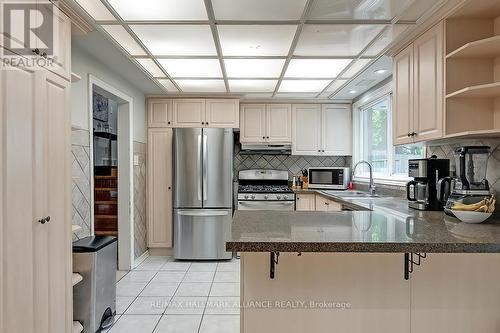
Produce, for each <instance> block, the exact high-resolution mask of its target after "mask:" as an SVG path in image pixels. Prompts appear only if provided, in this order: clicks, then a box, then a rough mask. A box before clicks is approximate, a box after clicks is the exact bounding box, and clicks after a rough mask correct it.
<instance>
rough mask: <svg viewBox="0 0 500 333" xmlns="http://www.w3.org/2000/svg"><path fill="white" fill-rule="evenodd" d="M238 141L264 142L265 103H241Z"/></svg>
mask: <svg viewBox="0 0 500 333" xmlns="http://www.w3.org/2000/svg"><path fill="white" fill-rule="evenodd" d="M240 142H241V143H261V142H266V105H265V104H243V105H241V111H240Z"/></svg>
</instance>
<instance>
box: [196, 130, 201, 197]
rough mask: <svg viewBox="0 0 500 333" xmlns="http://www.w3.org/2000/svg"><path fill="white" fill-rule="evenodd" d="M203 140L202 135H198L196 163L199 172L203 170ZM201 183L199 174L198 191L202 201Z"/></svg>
mask: <svg viewBox="0 0 500 333" xmlns="http://www.w3.org/2000/svg"><path fill="white" fill-rule="evenodd" d="M201 139H202V138H201V134H200V135H198V152H197V154H196V156H197V157H196V162H197V164H198V170H201V168H202V157H201V154H202V151H201V149H202V148H201V144H202V143H201ZM201 182H202V180H201V179H200V173H198V179H197V184H198V191H197V192H198V200H200V201H201V200H202V195H201V191H202V190H201V187H202V186H201Z"/></svg>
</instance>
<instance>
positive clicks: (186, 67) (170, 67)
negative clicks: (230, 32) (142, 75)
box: [158, 59, 222, 78]
mask: <svg viewBox="0 0 500 333" xmlns="http://www.w3.org/2000/svg"><path fill="white" fill-rule="evenodd" d="M158 62H159V63H160V64H161V65H162V66H163V68H164V69H165V70H166V71H167V72H168V74H169V75H170V76H171V77H173V78H176V77H220V78H222V71H221V69H220V63H219V60H218V59H158Z"/></svg>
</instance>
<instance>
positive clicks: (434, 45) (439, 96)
mask: <svg viewBox="0 0 500 333" xmlns="http://www.w3.org/2000/svg"><path fill="white" fill-rule="evenodd" d="M443 35H444V27H443V23H442V22H440V23H438V24H437V25H435V26H434V27H432V28H431V29H430V30H428V31H427V32H425V33H424V34H423V35H421V36H420V37H418V38H417V39H416V40H415V41H414V42H413V43H412V44H411V45H409V46H408V47H407V48H405V49H404V50H403V51H401V52H400V53H399V54H397V55H396V56H395V57H394V64H393V66H394V69H393V72H394V96H393V110H394V112H393V115H394V129H393V136H394V144H396V145H398V144H407V143H413V142H418V141H425V140H431V139H437V138H440V137H442V136H443V105H444V92H443V89H444V81H443V76H444V71H443V63H444V41H443Z"/></svg>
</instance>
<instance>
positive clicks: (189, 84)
mask: <svg viewBox="0 0 500 333" xmlns="http://www.w3.org/2000/svg"><path fill="white" fill-rule="evenodd" d="M175 82H176V83H177V84H178V85H179V87H180V88H181V89H182V91H183V92H206V93H209V92H226V86H225V85H224V80H184V79H182V80H175Z"/></svg>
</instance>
